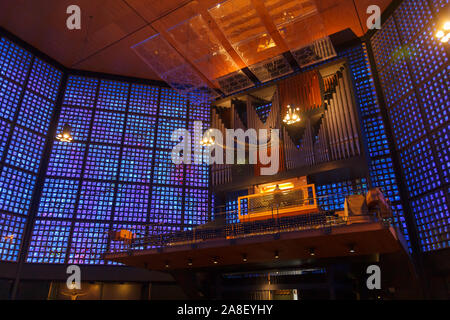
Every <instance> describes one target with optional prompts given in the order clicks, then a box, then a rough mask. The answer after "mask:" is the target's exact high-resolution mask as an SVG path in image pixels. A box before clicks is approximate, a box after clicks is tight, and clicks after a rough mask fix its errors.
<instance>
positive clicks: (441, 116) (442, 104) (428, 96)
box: [419, 65, 450, 130]
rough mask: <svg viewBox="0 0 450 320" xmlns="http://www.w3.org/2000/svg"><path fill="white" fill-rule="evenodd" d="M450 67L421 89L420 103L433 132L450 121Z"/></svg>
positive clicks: (432, 78)
mask: <svg viewBox="0 0 450 320" xmlns="http://www.w3.org/2000/svg"><path fill="white" fill-rule="evenodd" d="M448 88H450V65H448V66H447V67H446V68H444V69H443V70H441V71H440V72H438V73H437V74H436V75H435V76H433V77H431V78H430V80H428V81H427V82H425V83H424V84H423V85H422V86H421V87H420V88H419V97H420V101H421V103H422V105H423V107H424V114H425V116H426V117H427V123H428V126H429V128H430V129H431V130H434V129H436V128H437V127H439V126H441V125H443V124H444V123H448V122H449V120H450V108H449V106H450V95H449V94H448Z"/></svg>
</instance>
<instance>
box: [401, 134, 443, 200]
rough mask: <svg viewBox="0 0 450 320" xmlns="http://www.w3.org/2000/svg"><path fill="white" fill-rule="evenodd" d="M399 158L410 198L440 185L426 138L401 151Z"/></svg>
mask: <svg viewBox="0 0 450 320" xmlns="http://www.w3.org/2000/svg"><path fill="white" fill-rule="evenodd" d="M400 158H401V162H402V167H403V173H404V175H405V177H406V184H407V185H408V189H409V194H410V196H411V197H415V196H418V195H420V194H422V193H425V192H427V191H430V190H432V189H434V188H436V187H438V186H440V185H441V182H440V180H439V175H438V171H437V167H436V163H435V159H434V157H433V154H432V152H431V146H430V141H429V140H428V138H426V139H424V140H421V141H420V142H418V143H417V144H414V145H413V146H411V147H410V148H408V149H405V150H404V151H402V152H401V153H400Z"/></svg>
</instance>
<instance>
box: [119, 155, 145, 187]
mask: <svg viewBox="0 0 450 320" xmlns="http://www.w3.org/2000/svg"><path fill="white" fill-rule="evenodd" d="M120 180H121V181H129V182H141V183H150V181H151V180H152V150H145V149H134V148H124V149H123V156H122V163H121V164H120Z"/></svg>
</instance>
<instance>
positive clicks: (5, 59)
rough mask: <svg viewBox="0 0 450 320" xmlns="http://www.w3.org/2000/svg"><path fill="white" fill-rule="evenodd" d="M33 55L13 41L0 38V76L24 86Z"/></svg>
mask: <svg viewBox="0 0 450 320" xmlns="http://www.w3.org/2000/svg"><path fill="white" fill-rule="evenodd" d="M31 59H32V55H31V54H30V53H29V52H27V51H25V50H24V49H22V48H21V47H19V46H18V45H16V44H15V43H12V42H11V41H9V40H7V39H5V38H0V75H2V76H4V77H7V78H9V79H11V80H13V81H16V82H17V83H19V84H24V83H25V80H26V76H27V73H28V70H29V68H30V65H31Z"/></svg>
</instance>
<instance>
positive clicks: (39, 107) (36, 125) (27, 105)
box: [17, 91, 54, 135]
mask: <svg viewBox="0 0 450 320" xmlns="http://www.w3.org/2000/svg"><path fill="white" fill-rule="evenodd" d="M53 107H54V105H53V103H52V102H49V101H48V100H47V99H44V98H41V97H39V96H37V95H35V94H34V93H31V92H29V91H27V92H26V93H25V96H24V97H23V101H22V106H21V107H20V113H19V119H18V120H17V123H19V124H20V125H22V126H24V127H26V128H28V129H31V130H34V131H36V132H38V133H40V134H43V135H46V134H47V131H48V127H49V126H50V120H51V117H52V114H53Z"/></svg>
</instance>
